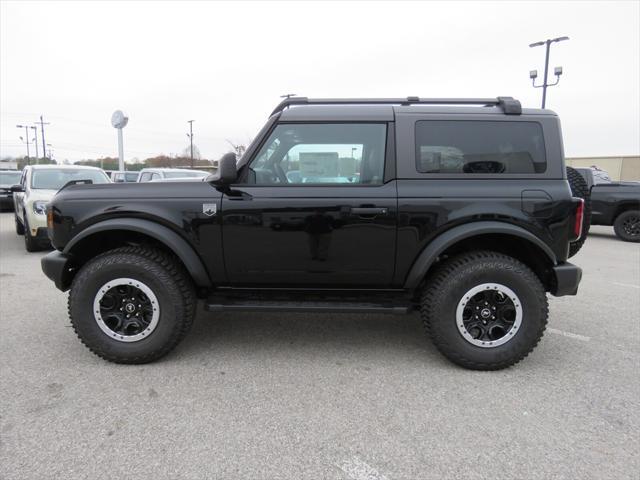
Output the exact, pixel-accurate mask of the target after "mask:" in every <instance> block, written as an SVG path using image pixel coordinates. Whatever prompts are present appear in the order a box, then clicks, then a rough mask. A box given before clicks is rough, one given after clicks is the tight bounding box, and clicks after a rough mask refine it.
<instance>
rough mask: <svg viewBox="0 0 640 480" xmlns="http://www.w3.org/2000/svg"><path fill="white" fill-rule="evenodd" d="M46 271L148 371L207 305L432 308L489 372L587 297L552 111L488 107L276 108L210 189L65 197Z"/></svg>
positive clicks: (466, 360)
mask: <svg viewBox="0 0 640 480" xmlns="http://www.w3.org/2000/svg"><path fill="white" fill-rule="evenodd" d="M47 215H48V225H49V236H50V237H51V241H52V244H53V245H54V247H55V248H56V251H54V252H52V253H50V254H49V255H47V256H45V257H44V258H43V259H42V268H43V270H44V272H45V274H46V275H47V276H48V277H49V278H50V279H52V280H53V281H54V282H55V284H56V286H57V287H58V288H59V289H60V290H62V291H66V290H68V289H71V292H70V295H69V315H70V317H71V323H72V325H73V327H74V329H75V331H76V333H77V334H78V336H79V337H80V339H81V340H82V341H83V342H84V343H85V345H87V347H89V349H91V350H92V351H93V352H94V353H96V354H97V355H99V356H101V357H102V358H105V359H107V360H110V361H113V362H119V363H143V362H149V361H153V360H155V359H158V358H160V357H162V356H163V355H165V354H166V353H168V352H169V351H170V350H171V349H173V348H174V347H175V346H176V345H177V344H178V342H179V341H180V340H181V339H182V338H183V337H184V336H185V334H186V333H187V331H188V330H189V328H190V327H191V324H192V321H193V317H194V314H195V311H196V304H197V301H198V299H203V300H204V307H205V309H206V310H209V311H216V312H223V311H227V310H248V311H255V312H264V311H289V312H351V313H354V312H368V313H372V312H373V313H394V314H406V313H409V312H412V311H415V310H419V311H420V312H421V315H422V318H423V320H424V325H425V327H426V330H427V332H428V334H429V335H430V336H431V338H432V339H433V342H434V343H435V345H436V346H437V348H438V349H439V350H440V351H441V352H442V353H443V354H444V355H445V356H447V357H448V358H449V359H450V360H452V361H453V362H455V363H457V364H460V365H462V366H464V367H467V368H472V369H478V370H495V369H500V368H505V367H508V366H510V365H512V364H514V363H516V362H518V361H519V360H521V359H522V358H524V357H525V356H526V355H527V354H528V353H529V352H530V351H531V350H532V349H533V348H534V347H535V345H536V344H537V343H538V341H539V340H540V338H541V337H542V334H543V332H544V329H545V326H546V323H547V317H548V306H547V297H546V292H550V293H551V294H553V295H557V296H560V295H575V294H576V292H577V289H578V283H579V281H580V277H581V270H580V269H579V268H578V267H576V266H574V265H572V264H570V263H567V261H566V260H567V257H568V254H569V253H568V252H569V245H570V243H571V242H574V241H576V240H578V238H579V236H580V232H581V229H582V225H581V223H582V217H583V202H582V200H581V199H578V198H574V197H573V196H572V193H571V190H570V186H569V183H568V182H567V175H566V172H565V164H564V156H563V147H562V137H561V132H560V122H559V119H558V117H557V116H556V115H555V114H554V113H553V112H551V111H548V110H537V109H522V108H521V106H520V103H519V102H518V101H517V100H514V99H512V98H510V97H498V98H485V99H421V98H418V97H408V98H402V99H308V98H304V97H292V98H289V99H286V100H284V101H283V102H282V103H281V104H280V105H279V106H278V107H277V108H276V109H275V110H274V111H273V113H272V114H271V116H270V118H269V120H268V122H267V124H266V125H265V126H264V128H263V129H262V130H261V131H260V133H259V134H258V135H257V137H256V139H255V140H254V141H253V143H252V144H251V145H250V146H249V148H248V149H247V151H246V153H245V154H244V156H243V157H242V158H241V159H240V160H239V161H238V162H236V158H235V156H233V155H232V154H227V155H225V156H224V157H223V158H222V159H221V160H220V163H219V168H218V171H217V173H215V174H214V175H211V176H210V177H209V178H206V179H204V181H201V182H175V183H146V184H140V183H137V184H120V185H110V184H106V185H71V186H67V187H66V188H64V189H62V190H61V191H60V192H59V193H58V194H57V195H56V197H55V198H54V199H53V201H52V202H51V203H50V205H49V208H48V212H47Z"/></svg>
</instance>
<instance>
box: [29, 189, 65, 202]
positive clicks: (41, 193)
mask: <svg viewBox="0 0 640 480" xmlns="http://www.w3.org/2000/svg"><path fill="white" fill-rule="evenodd" d="M56 193H58V191H57V190H40V189H38V190H31V191H30V192H29V199H28V201H29V202H35V201H36V200H44V201H46V202H48V201H50V200H51V199H52V198H53V196H54V195H55V194H56Z"/></svg>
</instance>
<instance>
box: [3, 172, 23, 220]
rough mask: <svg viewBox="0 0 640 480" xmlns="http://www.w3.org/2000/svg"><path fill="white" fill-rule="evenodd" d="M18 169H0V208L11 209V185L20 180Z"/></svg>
mask: <svg viewBox="0 0 640 480" xmlns="http://www.w3.org/2000/svg"><path fill="white" fill-rule="evenodd" d="M21 174H22V172H20V170H0V210H13V193H12V192H11V187H12V186H13V185H15V184H17V183H19V182H20V175H21Z"/></svg>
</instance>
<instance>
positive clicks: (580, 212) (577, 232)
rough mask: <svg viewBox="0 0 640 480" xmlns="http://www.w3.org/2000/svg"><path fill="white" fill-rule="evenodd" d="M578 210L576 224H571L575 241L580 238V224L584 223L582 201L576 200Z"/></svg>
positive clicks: (580, 199)
mask: <svg viewBox="0 0 640 480" xmlns="http://www.w3.org/2000/svg"><path fill="white" fill-rule="evenodd" d="M578 201H579V203H578V208H576V222H575V223H574V224H573V233H575V235H576V240H578V239H580V237H581V236H582V223H583V222H584V199H582V198H578Z"/></svg>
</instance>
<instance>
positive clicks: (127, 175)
mask: <svg viewBox="0 0 640 480" xmlns="http://www.w3.org/2000/svg"><path fill="white" fill-rule="evenodd" d="M111 181H112V182H113V183H126V182H137V181H138V172H115V171H114V172H111Z"/></svg>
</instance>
